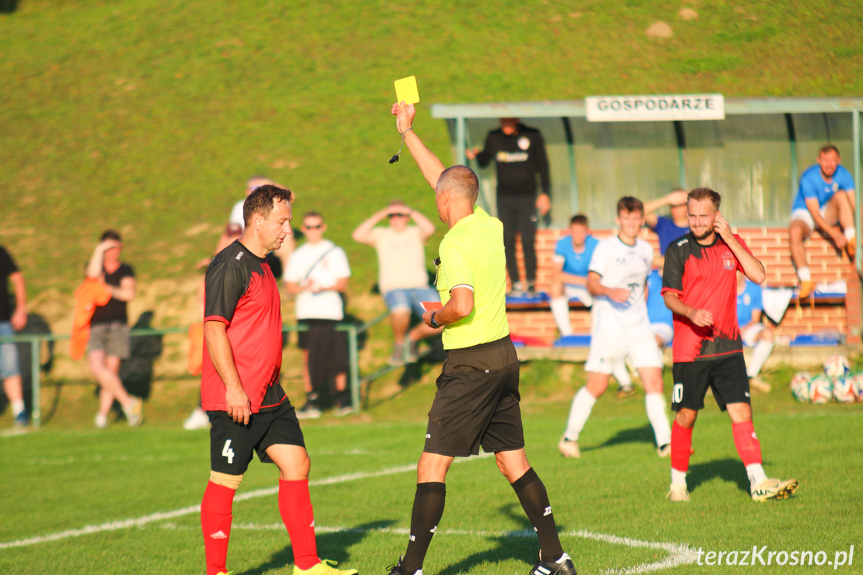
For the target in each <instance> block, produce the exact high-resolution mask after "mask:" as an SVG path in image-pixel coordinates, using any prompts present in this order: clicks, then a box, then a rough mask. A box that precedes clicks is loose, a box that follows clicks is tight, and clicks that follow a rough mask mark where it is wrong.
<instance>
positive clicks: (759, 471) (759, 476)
mask: <svg viewBox="0 0 863 575" xmlns="http://www.w3.org/2000/svg"><path fill="white" fill-rule="evenodd" d="M746 475H748V476H749V484H750V485H758V484H759V483H761V482H762V481H764V480H765V479H767V474H766V473H764V468H763V467H761V464H760V463H753V464H751V465H747V466H746Z"/></svg>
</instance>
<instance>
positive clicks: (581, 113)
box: [431, 98, 863, 269]
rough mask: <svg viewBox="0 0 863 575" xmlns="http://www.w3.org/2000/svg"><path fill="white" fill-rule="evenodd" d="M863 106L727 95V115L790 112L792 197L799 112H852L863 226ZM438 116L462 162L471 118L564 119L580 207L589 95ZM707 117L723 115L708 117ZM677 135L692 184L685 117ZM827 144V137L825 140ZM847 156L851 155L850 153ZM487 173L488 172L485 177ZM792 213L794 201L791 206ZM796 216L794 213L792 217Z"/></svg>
mask: <svg viewBox="0 0 863 575" xmlns="http://www.w3.org/2000/svg"><path fill="white" fill-rule="evenodd" d="M861 111H863V98H728V99H725V115H726V118H728V117H729V116H747V115H749V116H753V115H761V116H765V115H784V117H785V124H786V126H787V134H788V153H789V154H790V157H791V162H790V175H791V178H790V181H789V186H790V189H791V193H792V196H791V197H792V198H793V197H794V194H796V191H797V186H798V178H799V175H800V173H799V169H798V160H797V146H798V137H797V133H796V130H795V123H794V116H793V115H795V114H836V113H847V114H849V115H850V120H851V141H852V151H851V162H850V165H849V163H848V162H847V161H846V162H845V165H846V166H848V167H850V168H851V170H852V174H853V176H854V180H855V182H856V188H857V189H856V190H855V195H856V202H857V208H858V209H857V210H856V213H855V219H856V222H855V225H856V228H857V229H858V230H860V229H861V221H860V220H861V217H860V211H861V210H860V208H861V207H863V206H861V191H860V187H861V175H863V174H861V147H863V140H861V125H860V115H861ZM431 113H432V117H434V118H437V119H443V120H446V121H447V125H448V127H449V131H450V139H451V142H452V145H453V147H454V152H455V160H456V162H458V163H460V164H464V165H467V163H468V162H467V157H466V155H465V150H466V148H467V147H468V146H469V145H471V143H470V142H469V141H468V128H467V122H468V121H471V120H480V119H483V120H487V119H497V118H548V119H551V118H559V119H560V121H561V122H562V123H563V132H564V134H565V138H566V144H567V149H568V155H569V187H570V201H571V203H572V204H573V205H574V206H577V205H578V197H579V196H578V193H579V190H578V178H577V165H576V158H575V140H574V135H573V129H572V123H571V120H572V119H573V118H586V107H585V103H584V101H583V100H566V101H545V102H498V103H473V104H434V105H432V106H431ZM703 121H705V122H708V121H715V122H722V121H723V120H703ZM673 124H674V134H675V139H676V144H677V155H678V160H677V161H678V165H679V174H678V177H679V185H680V186H681V187H684V188H685V187H687V179H688V178H687V173H686V165H685V161H684V160H685V152H686V149H687V145H686V132H685V124H686V123H685V122H673ZM825 143H826V142H825ZM846 160H847V156H846ZM480 177H482V176H480ZM789 214H790V205H789ZM789 217H790V216H789ZM861 235H863V234H860V233H858V234H857V253H856V257H855V264H856V267H857V269H860V267H861V257H863V254H861V246H860V243H861Z"/></svg>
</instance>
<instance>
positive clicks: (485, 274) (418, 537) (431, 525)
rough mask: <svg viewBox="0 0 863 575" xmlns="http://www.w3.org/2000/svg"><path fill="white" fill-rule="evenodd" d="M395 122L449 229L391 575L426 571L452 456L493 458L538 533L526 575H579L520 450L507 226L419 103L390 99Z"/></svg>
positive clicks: (430, 317) (429, 321)
mask: <svg viewBox="0 0 863 575" xmlns="http://www.w3.org/2000/svg"><path fill="white" fill-rule="evenodd" d="M392 114H393V115H395V116H396V127H397V129H398V131H399V133H400V134H401V135H402V137H403V138H404V142H405V143H406V144H407V146H408V149H410V151H411V155H412V156H413V157H414V160H416V162H417V165H418V166H419V168H420V171H421V172H422V174H423V176H425V179H426V181H427V182H428V183H429V185H431V187H432V188H433V189H434V190H435V205H436V207H437V211H438V215H439V216H440V219H441V221H442V222H444V223H445V224H447V225H448V226H449V228H450V229H449V231H448V232H447V234H446V235H445V236H444V239H443V241H441V244H440V249H439V254H440V255H439V268H438V276H437V282H436V286H437V289H438V292H439V293H440V296H441V302H442V303H443V308H442V309H439V310H437V311H434V310H432V311H427V312H426V313H425V314H424V315H423V321H425V323H426V325H428V326H429V327H432V328H438V327H441V326H442V327H443V328H444V330H443V344H444V349H446V350H447V359H446V362H444V365H443V370H442V372H441V375H440V377H438V380H437V393H436V394H435V399H434V402H433V403H432V407H431V410H430V411H429V423H428V428H427V431H426V441H425V447H424V448H423V453H422V455H421V456H420V460H419V463H418V464H417V490H416V496H415V498H414V505H413V511H412V513H411V528H410V540H409V542H408V546H407V550H406V551H405V555H404V557H402V558H400V559H399V561H398V563H397V564H396V565H394V566H391V567H389V569H390V572H389V573H390V575H422V565H423V560H424V559H425V555H426V552H427V550H428V547H429V544H430V543H431V539H432V535H433V534H434V533H435V531H436V530H437V525H438V522H439V521H440V519H441V517H442V516H443V510H444V502H445V498H446V485H445V483H444V481H445V479H446V474H447V471H448V470H449V468H450V465H452V462H453V459H454V458H455V457H468V456H470V455H476V454H478V453H479V447H480V445H482V447H483V450H484V451H486V452H492V453H494V455H495V459H496V461H497V466H498V468H499V469H500V471H501V473H503V475H504V476H505V477H506V478H507V480H508V481H509V482H510V484H511V485H512V488H513V489H514V490H515V492H516V495H517V496H518V499H519V501H520V502H521V505H522V507H523V508H524V510H525V513H526V514H527V516H528V519H530V522H531V523H532V524H533V526H534V528H535V529H536V532H537V535H538V537H539V543H540V552H539V561H537V562H536V564H535V565H534V567H533V569H531V571H530V575H540V574H541V575H576V571H575V567H574V566H573V564H572V561H571V559H570V558H569V555H567V554H566V553H564V552H563V548H562V547H561V544H560V539H559V538H558V534H557V527H556V526H555V522H554V515H553V514H552V512H551V504H550V503H549V501H548V495H547V493H546V490H545V486H544V485H543V483H542V481H541V480H540V478H539V476H538V475H537V474H536V472H535V471H534V470H533V468H532V467H531V466H530V464H529V463H528V460H527V456H526V455H525V451H524V432H523V428H522V422H521V411H520V409H519V399H520V396H519V392H518V375H519V365H518V358H517V356H516V353H515V348H514V346H513V344H512V341H511V340H510V338H509V326H508V324H507V321H506V306H505V292H506V275H505V261H506V260H505V256H504V247H503V226H502V224H501V222H500V221H499V220H497V219H496V218H492V217H491V216H489V215H488V214H487V213H486V212H485V211H484V210H483V209H482V208H480V207H475V206H474V202H476V198H477V195H478V193H479V182H478V180H477V177H476V174H474V173H473V171H472V170H470V169H469V168H467V167H465V166H453V167H451V168H448V169H444V166H443V164H442V163H441V162H440V160H439V159H438V158H437V157H436V156H435V155H434V154H433V153H432V152H431V151H430V150H429V149H428V148H426V147H425V145H424V144H423V143H422V141H421V140H420V138H419V137H418V136H417V135H416V133H415V132H414V131H413V128H412V123H413V120H414V117H415V116H416V109H415V108H414V106H413V105H405V104H404V102H402V103H401V104H394V105H393V107H392Z"/></svg>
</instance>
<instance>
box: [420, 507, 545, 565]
mask: <svg viewBox="0 0 863 575" xmlns="http://www.w3.org/2000/svg"><path fill="white" fill-rule="evenodd" d="M512 497H513V498H515V494H512ZM501 512H502V513H504V514H505V515H506V516H507V517H509V518H510V519H512V520H514V521H516V522H518V523H519V524H521V526H522V528H521V529H513V530H511V531H509V532H507V533H506V534H503V535H500V536H497V537H489V541H491V542H492V543H494V544H495V546H494V547H493V548H492V549H488V550H486V551H481V552H479V553H474V554H473V555H469V556H467V557H465V558H464V559H462V560H461V561H459V562H458V563H453V564H452V565H448V566H446V567H445V568H443V569H442V570H441V571H440V575H458V574H459V573H465V572H467V571H470V570H471V569H472V568H473V567H475V566H477V565H480V564H482V563H500V562H503V561H509V560H511V559H514V560H516V561H524V562H525V563H526V564H527V565H526V566H525V569H524V572H525V573H527V572H528V571H529V570H530V567H529V566H528V565H533V564H534V562H535V561H536V560H537V558H538V557H539V541H538V540H537V538H536V535H534V534H533V525H531V524H530V521H529V520H528V518H527V516H526V515H525V514H524V510H522V508H521V505H519V504H518V502H517V501H515V502H513V503H508V504H506V505H504V506H502V507H501ZM488 516H491V513H489V514H488ZM445 517H446V516H444V518H445ZM444 520H445V519H444ZM482 522H483V514H480V515H477V523H478V527H480V526H481V525H482ZM559 530H560V529H559V527H558V531H559ZM520 532H524V537H513V536H512V534H513V533H520ZM440 543H441V542H439V544H440ZM434 544H435V543H434V541H433V542H432V545H434Z"/></svg>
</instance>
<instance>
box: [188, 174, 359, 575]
mask: <svg viewBox="0 0 863 575" xmlns="http://www.w3.org/2000/svg"><path fill="white" fill-rule="evenodd" d="M290 200H291V193H290V192H289V191H288V190H285V189H282V188H279V187H276V186H272V185H266V186H261V187H259V188H258V189H256V190H255V191H254V192H253V193H252V194H251V195H249V197H248V198H246V201H245V203H244V205H243V217H244V219H245V222H246V227H245V229H244V231H243V235H242V236H240V238H239V239H238V240H237V241H235V242H234V243H232V244H231V245H229V246H228V247H227V248H225V249H224V250H222V251H221V252H219V253H218V254H217V255H216V257H215V258H213V261H212V262H211V264H210V265H209V267H208V268H207V276H206V279H205V304H204V365H203V373H202V375H201V404H202V407H203V408H204V409H205V410H206V411H207V415H208V416H209V418H210V423H211V425H212V427H211V429H210V466H211V467H210V469H211V471H210V482H209V483H208V484H207V490H206V491H205V492H204V500H203V502H202V503H201V529H202V531H203V534H204V552H205V555H206V559H207V575H218V574H220V573H228V570H227V568H226V567H225V563H226V561H227V556H228V540H229V538H230V535H231V519H232V515H231V512H232V508H233V501H234V492H235V491H236V490H237V488H238V487H239V486H240V482H241V481H242V479H243V474H244V473H245V472H246V469H247V468H248V466H249V463H250V462H251V460H252V453H253V452H257V454H258V459H260V460H261V461H263V462H266V463H275V464H276V467H278V468H279V512H280V514H281V516H282V521H284V523H285V527H286V528H287V530H288V535H289V536H290V538H291V547H292V549H293V553H294V575H306V574H309V575H339V574H341V575H353V574H356V573H357V571H356V570H353V569H350V570H347V571H342V570H338V569H335V568H334V567H333V566H332V565H333V564H334V563H332V562H329V561H321V560H320V559H319V558H318V554H317V548H316V543H315V530H314V516H313V514H312V503H311V499H310V497H309V468H310V466H311V463H310V461H309V455H308V453H307V452H306V448H305V440H304V439H303V432H302V431H301V430H300V424H299V421H298V420H297V416H296V414H295V413H294V408H293V406H291V403H290V401H288V399H287V397H286V396H285V392H284V390H283V389H282V386H281V385H280V384H279V373H280V370H281V365H282V317H281V303H280V300H279V292H278V287H277V284H276V279H275V278H274V277H273V273H272V271H271V270H270V266H269V264H268V263H267V261H266V256H267V253H269V252H270V251H272V250H277V249H278V248H279V246H281V245H282V242H283V241H284V239H285V237H286V236H287V235H288V234H290V233H291V227H290V224H291V204H290Z"/></svg>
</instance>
